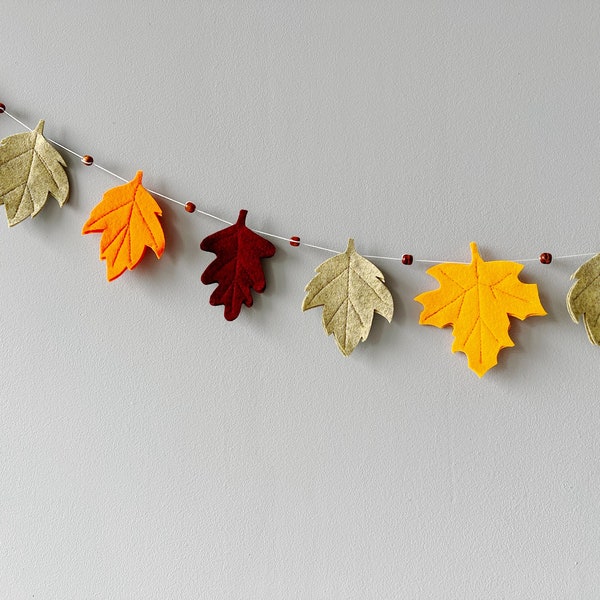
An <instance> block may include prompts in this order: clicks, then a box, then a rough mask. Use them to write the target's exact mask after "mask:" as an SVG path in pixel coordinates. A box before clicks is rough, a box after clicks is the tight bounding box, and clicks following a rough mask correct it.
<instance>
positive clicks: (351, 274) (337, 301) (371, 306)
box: [302, 239, 394, 356]
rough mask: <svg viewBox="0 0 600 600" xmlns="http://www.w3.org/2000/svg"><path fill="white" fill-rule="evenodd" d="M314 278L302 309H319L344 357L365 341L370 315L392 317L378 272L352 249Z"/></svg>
mask: <svg viewBox="0 0 600 600" xmlns="http://www.w3.org/2000/svg"><path fill="white" fill-rule="evenodd" d="M316 271H317V275H316V276H315V277H314V278H313V279H312V280H311V281H310V282H309V284H308V285H307V286H306V291H307V292H308V293H307V295H306V298H304V302H303V303H302V310H308V309H309V308H315V307H317V306H323V327H324V328H325V331H326V332H327V334H328V335H331V334H332V333H333V335H334V337H335V341H336V343H337V345H338V348H339V349H340V352H341V353H342V354H343V355H344V356H349V355H350V354H351V352H352V351H353V350H354V348H356V346H357V345H358V343H359V342H361V341H364V340H366V339H367V336H368V335H369V331H370V330H371V323H372V322H373V314H374V313H376V312H377V313H379V314H380V315H382V316H383V317H385V318H386V319H387V320H388V321H391V320H392V315H393V314H394V301H393V300H392V295H391V294H390V292H389V290H388V289H387V287H385V285H384V278H383V275H382V273H381V271H380V270H379V269H378V268H377V267H376V266H375V265H374V264H373V263H372V262H370V261H368V260H367V259H366V258H364V257H362V256H361V255H360V254H358V253H357V252H356V250H355V249H354V240H352V239H349V240H348V247H347V248H346V251H345V252H343V253H342V254H338V255H337V256H334V257H333V258H330V259H329V260H326V261H325V262H324V263H322V264H321V265H319V266H318V267H317V268H316Z"/></svg>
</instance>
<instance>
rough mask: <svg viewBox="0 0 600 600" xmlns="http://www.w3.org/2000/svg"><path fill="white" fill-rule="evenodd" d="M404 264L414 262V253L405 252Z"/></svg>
mask: <svg viewBox="0 0 600 600" xmlns="http://www.w3.org/2000/svg"><path fill="white" fill-rule="evenodd" d="M402 264H403V265H412V264H413V255H412V254H403V255H402Z"/></svg>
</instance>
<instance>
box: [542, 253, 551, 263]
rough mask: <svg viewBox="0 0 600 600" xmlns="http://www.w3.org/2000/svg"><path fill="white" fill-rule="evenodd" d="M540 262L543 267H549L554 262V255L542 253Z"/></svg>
mask: <svg viewBox="0 0 600 600" xmlns="http://www.w3.org/2000/svg"><path fill="white" fill-rule="evenodd" d="M540 262H541V263H542V264H543V265H549V264H550V263H551V262H552V254H550V252H542V253H541V254H540Z"/></svg>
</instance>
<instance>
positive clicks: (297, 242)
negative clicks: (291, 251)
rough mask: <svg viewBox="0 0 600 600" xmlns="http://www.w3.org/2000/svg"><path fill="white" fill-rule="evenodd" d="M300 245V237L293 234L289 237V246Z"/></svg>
mask: <svg viewBox="0 0 600 600" xmlns="http://www.w3.org/2000/svg"><path fill="white" fill-rule="evenodd" d="M299 245H300V238H299V237H298V236H297V235H293V236H292V237H291V238H290V246H294V247H295V248H297V247H298V246H299Z"/></svg>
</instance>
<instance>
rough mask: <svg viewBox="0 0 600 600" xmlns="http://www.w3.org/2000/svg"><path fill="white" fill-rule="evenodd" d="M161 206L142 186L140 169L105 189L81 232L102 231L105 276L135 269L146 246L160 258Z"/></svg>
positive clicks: (161, 234) (112, 277) (115, 276)
mask: <svg viewBox="0 0 600 600" xmlns="http://www.w3.org/2000/svg"><path fill="white" fill-rule="evenodd" d="M160 215H162V211H161V209H160V206H159V205H158V204H157V203H156V200H154V198H153V197H152V196H151V195H150V193H149V192H148V191H146V190H145V189H144V187H143V186H142V171H138V173H137V175H136V176H135V178H134V179H133V180H132V181H130V182H129V183H126V184H125V185H119V186H117V187H114V188H112V189H110V190H108V191H107V192H106V193H105V194H104V196H103V197H102V201H101V202H100V203H99V204H98V205H97V206H96V207H95V208H94V209H93V210H92V212H91V214H90V218H89V219H88V220H87V221H86V223H85V225H84V226H83V231H82V233H83V234H86V233H102V237H101V238H100V260H106V276H107V278H108V280H109V281H112V280H113V279H116V278H117V277H119V275H121V274H122V273H123V272H124V271H125V269H129V270H131V269H134V268H135V267H136V266H137V264H138V263H139V262H140V260H142V257H143V255H144V252H145V250H146V246H147V247H149V248H152V250H154V254H156V258H160V257H161V256H162V253H163V252H164V249H165V236H164V233H163V230H162V227H161V224H160V221H159V220H158V217H159V216H160Z"/></svg>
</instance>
